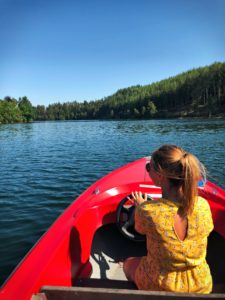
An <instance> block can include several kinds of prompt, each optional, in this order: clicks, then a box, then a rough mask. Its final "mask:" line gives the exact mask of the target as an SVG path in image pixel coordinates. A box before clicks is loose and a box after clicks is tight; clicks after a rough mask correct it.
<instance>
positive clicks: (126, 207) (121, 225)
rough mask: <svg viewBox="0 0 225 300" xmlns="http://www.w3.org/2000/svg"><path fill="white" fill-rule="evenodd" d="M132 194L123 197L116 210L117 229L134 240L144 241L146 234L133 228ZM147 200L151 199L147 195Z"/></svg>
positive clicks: (133, 208)
mask: <svg viewBox="0 0 225 300" xmlns="http://www.w3.org/2000/svg"><path fill="white" fill-rule="evenodd" d="M130 199H132V195H129V196H127V197H125V198H123V199H122V200H121V201H120V203H119V205H118V207H117V211H116V225H117V227H118V229H119V231H120V232H121V233H122V234H123V235H124V236H125V237H126V238H128V239H130V240H132V241H135V242H145V241H146V236H145V235H142V234H140V233H138V232H137V231H136V230H135V229H134V210H135V206H134V204H133V203H131V200H130ZM147 200H153V199H152V198H151V196H149V195H147Z"/></svg>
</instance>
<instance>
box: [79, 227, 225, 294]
mask: <svg viewBox="0 0 225 300" xmlns="http://www.w3.org/2000/svg"><path fill="white" fill-rule="evenodd" d="M143 255H146V243H145V242H135V241H132V240H129V239H128V238H127V237H125V236H124V235H122V234H121V232H119V230H118V228H117V226H116V224H107V225H104V226H102V227H101V228H99V229H98V230H97V231H96V233H95V236H94V239H93V244H92V250H91V260H90V261H91V264H92V268H93V272H92V275H91V279H80V280H79V281H78V282H77V285H79V286H98V287H116V288H119V287H120V286H121V288H129V289H136V287H135V285H134V284H133V283H131V282H128V281H127V279H126V277H125V275H124V272H123V267H122V262H123V261H124V260H125V259H126V258H127V257H130V256H143ZM207 262H208V264H209V266H210V270H211V274H212V277H213V283H214V289H213V293H225V239H224V238H223V237H222V236H221V235H220V234H218V233H217V232H215V231H213V232H212V233H211V234H210V236H209V239H208V249H207Z"/></svg>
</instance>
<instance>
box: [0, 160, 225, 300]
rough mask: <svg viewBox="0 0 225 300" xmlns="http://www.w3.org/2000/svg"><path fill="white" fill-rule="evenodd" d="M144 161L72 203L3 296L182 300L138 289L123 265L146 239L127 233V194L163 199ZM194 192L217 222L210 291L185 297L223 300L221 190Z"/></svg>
mask: <svg viewBox="0 0 225 300" xmlns="http://www.w3.org/2000/svg"><path fill="white" fill-rule="evenodd" d="M149 159H150V158H149V157H148V158H141V159H139V160H137V161H135V162H132V163H130V164H128V165H126V166H124V167H122V168H119V169H117V170H115V171H113V172H112V173H110V174H108V175H106V176H105V177H103V178H102V179H100V180H98V181H97V182H96V183H94V184H93V185H91V186H90V187H89V188H88V189H87V190H86V191H85V192H84V193H82V194H81V195H80V196H79V197H78V198H77V199H75V201H74V202H73V203H72V204H71V205H70V206H69V207H68V208H67V209H66V210H65V211H64V212H63V213H62V215H61V216H60V217H59V218H58V219H57V220H56V221H55V223H54V224H53V225H52V226H51V227H50V228H49V230H48V231H47V232H46V233H45V234H44V235H43V236H42V238H41V239H40V240H39V241H38V242H37V244H36V245H35V246H34V247H33V248H32V249H31V250H30V252H29V253H28V254H27V255H26V257H25V258H24V259H23V260H22V262H21V263H20V264H19V265H18V266H17V268H16V269H15V270H14V272H13V273H12V275H11V276H10V277H9V278H8V280H7V281H6V282H5V284H4V285H3V286H2V288H1V289H0V299H1V300H3V299H4V300H15V299H17V300H20V299H21V300H30V299H84V298H85V299H97V298H98V300H100V299H103V298H105V297H108V298H107V299H119V298H120V299H121V297H123V296H124V297H126V298H127V299H129V298H130V297H133V298H132V299H161V298H166V297H172V298H173V299H181V298H182V299H183V297H185V295H183V294H182V295H181V294H176V293H166V292H148V291H138V290H136V289H135V286H134V285H133V284H132V283H131V282H128V281H126V279H125V276H124V274H123V270H122V267H121V261H123V260H124V259H125V258H126V257H129V256H135V255H136V256H137V255H143V254H145V253H146V247H145V241H144V239H143V237H142V236H140V235H138V234H137V233H135V231H134V230H133V228H132V224H133V223H132V222H131V221H130V217H131V216H132V215H133V213H132V212H133V211H132V209H133V208H132V204H131V203H130V202H129V200H128V199H127V196H128V195H130V194H131V192H132V191H137V190H138V191H139V190H140V191H142V192H143V193H147V194H148V195H150V196H151V197H152V198H153V199H156V198H159V197H161V190H160V188H158V187H156V186H154V184H153V182H152V180H151V178H150V177H149V174H148V172H147V171H146V168H145V167H146V164H147V163H149ZM198 190H199V195H200V196H202V197H204V198H205V199H207V200H208V202H209V204H210V207H211V211H212V215H213V220H214V231H213V232H212V234H211V235H210V237H209V242H208V254H207V261H208V263H209V265H210V268H211V272H212V276H213V281H214V290H213V293H212V294H210V295H196V294H195V295H192V294H188V295H186V297H192V296H193V297H195V298H196V297H197V298H199V299H200V298H201V299H206V298H208V297H213V298H218V299H225V226H224V221H225V191H224V190H223V189H221V188H219V187H218V186H216V185H215V184H213V183H211V182H209V181H206V182H200V183H199V187H198ZM137 241H138V242H137ZM130 299H131V298H130Z"/></svg>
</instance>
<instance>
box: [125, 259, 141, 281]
mask: <svg viewBox="0 0 225 300" xmlns="http://www.w3.org/2000/svg"><path fill="white" fill-rule="evenodd" d="M140 260H141V257H129V258H127V259H126V260H125V261H124V263H123V271H124V274H125V275H126V277H127V280H130V281H133V282H135V271H136V269H137V267H138V265H139V263H140Z"/></svg>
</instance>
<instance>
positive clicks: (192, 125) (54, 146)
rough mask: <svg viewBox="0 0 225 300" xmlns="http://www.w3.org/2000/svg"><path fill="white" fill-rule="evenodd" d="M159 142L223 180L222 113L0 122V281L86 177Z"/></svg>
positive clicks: (94, 177) (220, 182)
mask: <svg viewBox="0 0 225 300" xmlns="http://www.w3.org/2000/svg"><path fill="white" fill-rule="evenodd" d="M164 143H175V144H178V145H180V146H182V147H184V148H185V149H186V150H187V151H190V152H193V153H194V154H195V155H197V156H198V157H199V159H200V160H201V161H202V162H203V163H204V164H205V166H206V167H207V169H208V171H209V175H210V176H211V177H210V178H209V179H210V180H211V181H213V182H214V183H216V184H218V185H219V186H221V187H222V188H225V166H224V161H225V151H224V149H225V120H156V121H155V120H154V121H152V120H151V121H113V122H111V121H93V122H92V121H90V122H88V121H86V122H85V121H79V122H78V121H77V122H76V121H75V122H46V123H33V124H16V125H0V174H1V177H0V284H1V283H3V281H4V280H5V279H6V277H7V276H8V275H9V274H10V272H11V271H12V270H13V268H14V267H15V266H16V265H17V264H18V262H19V261H20V260H21V258H22V257H23V256H24V255H25V254H26V253H27V251H28V250H29V249H30V248H31V247H32V246H33V244H34V243H35V242H36V241H37V240H38V238H39V237H40V236H41V235H42V234H43V233H44V232H45V231H46V229H47V228H48V227H49V226H50V224H52V222H53V221H54V220H55V219H56V218H57V217H58V215H59V214H60V213H61V212H62V211H63V210H64V209H65V208H66V207H67V206H68V205H69V204H70V203H71V202H72V201H73V200H74V199H75V198H76V197H77V196H78V195H79V194H80V193H81V192H82V191H84V190H85V189H86V188H87V187H88V186H89V185H90V184H91V183H93V182H95V181H96V180H97V179H99V178H101V177H102V176H103V175H105V174H107V173H108V172H110V171H112V170H114V169H116V168H118V167H120V166H122V165H124V164H126V163H128V162H131V161H133V160H136V159H138V158H140V157H143V156H147V155H149V154H150V153H151V152H152V151H153V150H154V149H156V148H157V147H159V146H160V145H161V144H164Z"/></svg>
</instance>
